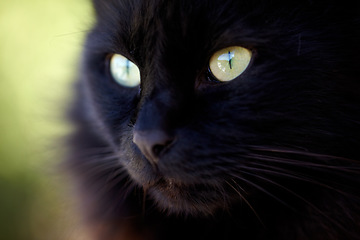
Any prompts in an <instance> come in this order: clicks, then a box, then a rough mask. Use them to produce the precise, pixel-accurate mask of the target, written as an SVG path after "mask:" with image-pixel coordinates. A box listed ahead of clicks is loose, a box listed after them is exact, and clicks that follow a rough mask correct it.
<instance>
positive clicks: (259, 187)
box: [232, 171, 296, 212]
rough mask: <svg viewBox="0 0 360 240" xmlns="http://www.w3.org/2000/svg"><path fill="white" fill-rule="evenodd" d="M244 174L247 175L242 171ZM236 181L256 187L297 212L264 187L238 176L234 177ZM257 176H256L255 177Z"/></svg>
mask: <svg viewBox="0 0 360 240" xmlns="http://www.w3.org/2000/svg"><path fill="white" fill-rule="evenodd" d="M242 173H246V172H244V171H242ZM232 176H233V177H234V178H235V179H239V180H240V181H243V182H245V183H247V184H249V185H251V186H253V187H255V188H256V189H258V190H260V191H261V192H263V193H265V194H267V195H268V196H270V197H272V198H273V199H275V200H276V201H278V202H280V203H281V204H283V205H284V206H286V207H288V208H289V209H291V210H292V211H294V212H296V209H295V208H293V207H291V206H290V205H289V204H287V203H286V202H284V201H283V200H281V199H280V198H278V197H277V196H275V195H274V194H272V193H270V192H269V191H267V190H265V189H264V188H263V187H261V186H259V185H258V184H256V183H254V182H252V181H250V180H247V179H246V178H243V177H240V176H238V175H232ZM255 176H256V175H255Z"/></svg>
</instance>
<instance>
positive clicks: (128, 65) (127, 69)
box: [126, 60, 130, 75]
mask: <svg viewBox="0 0 360 240" xmlns="http://www.w3.org/2000/svg"><path fill="white" fill-rule="evenodd" d="M126 74H127V75H129V74H130V61H129V60H126Z"/></svg>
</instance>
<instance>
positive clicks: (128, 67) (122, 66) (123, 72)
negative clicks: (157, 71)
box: [110, 54, 140, 87]
mask: <svg viewBox="0 0 360 240" xmlns="http://www.w3.org/2000/svg"><path fill="white" fill-rule="evenodd" d="M110 72H111V75H112V77H113V78H114V80H115V81H116V82H117V83H119V84H120V85H122V86H124V87H136V86H138V85H139V84H140V70H139V68H138V67H137V66H136V65H135V64H134V63H133V62H131V61H130V60H129V59H127V58H126V57H124V56H122V55H120V54H114V55H113V56H112V57H111V60H110Z"/></svg>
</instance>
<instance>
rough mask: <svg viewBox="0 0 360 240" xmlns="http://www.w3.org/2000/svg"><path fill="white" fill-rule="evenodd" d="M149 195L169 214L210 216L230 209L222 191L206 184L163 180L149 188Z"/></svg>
mask: <svg viewBox="0 0 360 240" xmlns="http://www.w3.org/2000/svg"><path fill="white" fill-rule="evenodd" d="M148 193H149V195H150V197H151V198H152V199H153V200H154V201H155V202H156V203H157V206H158V207H159V208H160V210H162V211H165V212H167V213H169V214H177V215H191V216H208V215H213V214H214V213H215V212H216V211H217V210H219V209H226V208H227V207H228V201H226V197H225V196H224V195H223V194H222V193H221V191H220V190H219V189H217V188H216V187H214V186H210V185H205V184H191V185H190V184H183V183H179V182H176V181H175V180H174V179H161V180H160V181H158V182H157V183H156V184H154V185H152V186H150V187H148Z"/></svg>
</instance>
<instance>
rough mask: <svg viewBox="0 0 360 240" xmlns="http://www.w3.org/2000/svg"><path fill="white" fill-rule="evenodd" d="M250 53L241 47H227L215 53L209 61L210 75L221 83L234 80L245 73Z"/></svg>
mask: <svg viewBox="0 0 360 240" xmlns="http://www.w3.org/2000/svg"><path fill="white" fill-rule="evenodd" d="M251 55H252V54H251V51H250V50H248V49H246V48H243V47H237V46H234V47H228V48H224V49H221V50H220V51H217V52H216V53H215V54H214V55H213V56H212V57H211V59H210V63H209V67H210V71H211V73H212V74H213V75H214V77H216V79H217V80H219V81H221V82H227V81H231V80H234V79H235V78H236V77H238V76H239V75H240V74H241V73H243V72H244V71H245V69H246V68H247V66H248V65H249V63H250V60H251Z"/></svg>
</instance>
